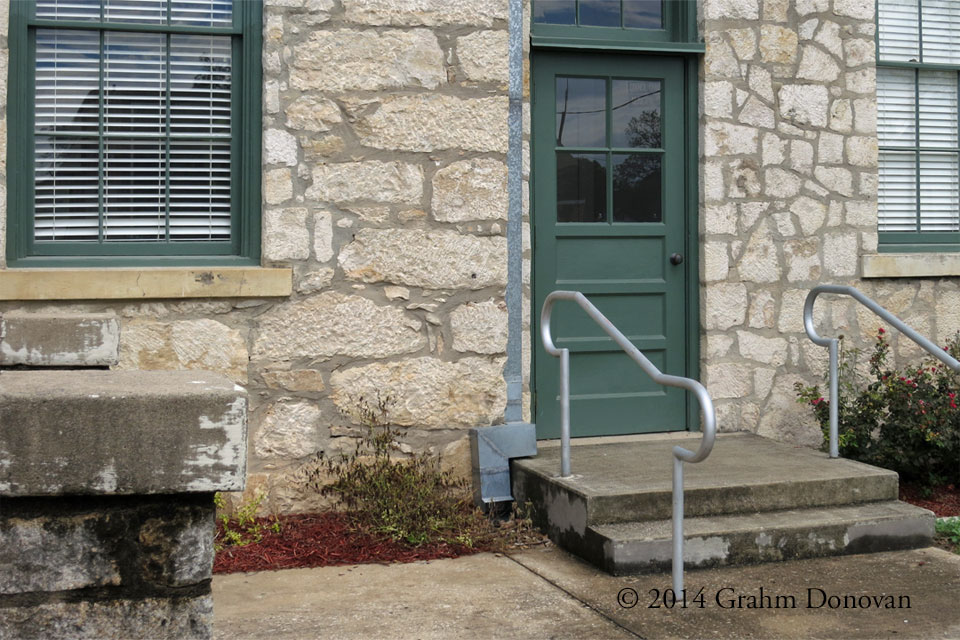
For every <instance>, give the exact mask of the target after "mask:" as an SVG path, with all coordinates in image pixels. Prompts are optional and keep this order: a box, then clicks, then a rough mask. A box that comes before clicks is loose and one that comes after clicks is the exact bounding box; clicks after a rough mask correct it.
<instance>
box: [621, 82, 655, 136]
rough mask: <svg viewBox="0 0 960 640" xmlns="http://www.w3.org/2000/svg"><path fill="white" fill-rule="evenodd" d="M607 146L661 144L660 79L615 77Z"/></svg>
mask: <svg viewBox="0 0 960 640" xmlns="http://www.w3.org/2000/svg"><path fill="white" fill-rule="evenodd" d="M611 94H612V98H613V109H612V113H611V124H610V128H611V131H610V137H611V138H612V140H611V141H610V145H611V146H613V147H648V148H657V147H659V146H660V81H658V80H614V81H613V87H612V88H611Z"/></svg>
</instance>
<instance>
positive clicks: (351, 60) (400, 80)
mask: <svg viewBox="0 0 960 640" xmlns="http://www.w3.org/2000/svg"><path fill="white" fill-rule="evenodd" d="M446 78H447V76H446V72H445V70H444V68H443V51H442V50H441V49H440V44H439V42H438V41H437V36H436V35H434V34H433V32H432V31H430V30H427V29H413V30H410V31H374V30H363V31H360V30H354V29H341V30H337V31H326V30H317V31H314V32H313V33H311V34H310V37H309V39H308V40H307V41H306V42H304V43H303V44H300V45H297V46H296V47H294V50H293V59H292V68H291V70H290V84H291V85H292V86H293V87H294V88H296V89H302V90H310V89H320V90H323V91H330V92H342V91H383V90H384V89H394V88H401V87H422V88H425V89H436V88H437V87H438V86H439V85H440V84H442V83H443V82H445V81H446Z"/></svg>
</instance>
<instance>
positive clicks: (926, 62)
mask: <svg viewBox="0 0 960 640" xmlns="http://www.w3.org/2000/svg"><path fill="white" fill-rule="evenodd" d="M877 8H878V11H877V23H878V25H877V26H878V29H877V44H878V48H877V51H878V55H879V58H878V61H877V135H878V141H879V145H880V156H879V189H878V205H879V231H880V240H881V243H885V244H897V245H907V246H909V245H915V244H932V245H947V244H953V245H956V244H957V243H958V236H957V232H958V231H960V139H958V126H957V120H958V81H957V78H958V72H960V2H956V1H955V0H922V2H920V1H919V0H879V2H878V5H877Z"/></svg>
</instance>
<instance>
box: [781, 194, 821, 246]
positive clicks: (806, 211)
mask: <svg viewBox="0 0 960 640" xmlns="http://www.w3.org/2000/svg"><path fill="white" fill-rule="evenodd" d="M790 211H792V212H793V213H794V215H796V216H797V219H798V220H799V221H800V229H801V230H802V231H803V235H805V236H810V235H813V234H814V233H816V232H817V231H818V230H819V229H820V228H821V227H822V226H823V222H824V220H825V219H826V217H827V205H825V204H824V203H822V202H820V201H819V200H814V199H813V198H810V197H807V196H800V197H799V198H797V199H796V200H794V201H793V202H792V203H791V204H790Z"/></svg>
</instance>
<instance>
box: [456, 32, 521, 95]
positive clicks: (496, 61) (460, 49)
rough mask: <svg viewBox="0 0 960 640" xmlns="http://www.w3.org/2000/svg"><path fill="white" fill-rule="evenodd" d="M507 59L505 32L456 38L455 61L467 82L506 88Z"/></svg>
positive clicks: (483, 33)
mask: <svg viewBox="0 0 960 640" xmlns="http://www.w3.org/2000/svg"><path fill="white" fill-rule="evenodd" d="M507 58H508V49H507V32H506V31H476V32H474V33H471V34H468V35H465V36H461V37H460V38H457V59H458V60H459V61H460V68H461V69H463V73H464V74H465V75H466V77H467V80H470V81H472V82H496V83H499V84H500V85H502V86H506V84H507V81H508V80H509V77H508V68H507Z"/></svg>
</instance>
